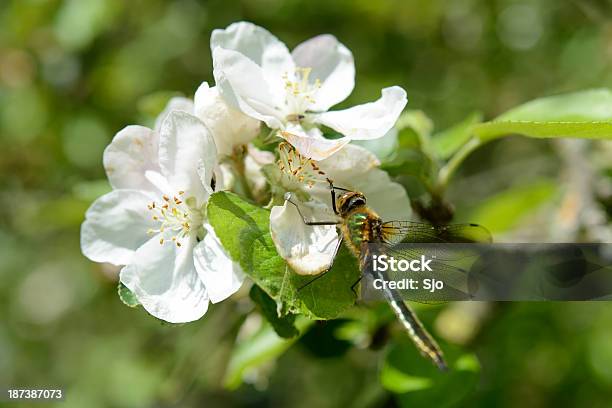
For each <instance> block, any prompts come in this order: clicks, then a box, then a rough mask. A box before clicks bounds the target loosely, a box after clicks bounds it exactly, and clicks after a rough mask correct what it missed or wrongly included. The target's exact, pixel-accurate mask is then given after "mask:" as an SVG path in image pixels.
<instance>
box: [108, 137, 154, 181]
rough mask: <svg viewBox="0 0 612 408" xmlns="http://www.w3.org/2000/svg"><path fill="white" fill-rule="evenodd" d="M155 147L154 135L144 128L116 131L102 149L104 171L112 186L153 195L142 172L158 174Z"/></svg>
mask: <svg viewBox="0 0 612 408" xmlns="http://www.w3.org/2000/svg"><path fill="white" fill-rule="evenodd" d="M158 145H159V137H158V135H157V133H156V132H155V131H153V130H151V129H149V128H146V127H144V126H127V127H125V128H123V129H122V130H121V131H119V133H117V134H116V135H115V137H114V138H113V141H112V142H111V143H110V144H109V145H108V146H107V147H106V149H105V150H104V159H103V162H104V169H105V170H106V175H107V176H108V181H109V182H110V184H111V186H112V187H113V188H115V189H118V188H128V189H140V190H147V191H152V192H156V191H157V188H156V187H155V186H154V185H153V184H152V183H151V182H150V181H149V180H148V179H147V178H146V176H145V173H146V172H147V171H159V163H158V153H157V150H158Z"/></svg>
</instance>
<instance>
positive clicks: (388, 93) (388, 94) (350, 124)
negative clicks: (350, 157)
mask: <svg viewBox="0 0 612 408" xmlns="http://www.w3.org/2000/svg"><path fill="white" fill-rule="evenodd" d="M407 101H408V100H407V99H406V91H404V90H403V89H402V88H400V87H399V86H393V87H390V88H385V89H383V90H382V96H381V97H380V98H379V99H378V100H377V101H375V102H370V103H365V104H363V105H357V106H354V107H352V108H349V109H344V110H339V111H334V112H325V113H321V114H318V115H314V117H313V121H314V122H315V123H320V124H322V125H325V126H329V127H330V128H332V129H334V130H337V131H338V132H340V133H342V134H343V135H345V136H348V137H350V138H352V139H356V140H363V139H376V138H378V137H382V136H384V135H385V133H387V132H388V131H389V129H391V128H392V127H393V125H394V124H395V122H396V121H397V118H398V117H399V115H400V114H401V113H402V110H403V109H404V107H405V106H406V102H407Z"/></svg>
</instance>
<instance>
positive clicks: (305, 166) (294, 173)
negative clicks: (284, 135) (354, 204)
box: [277, 142, 326, 188]
mask: <svg viewBox="0 0 612 408" xmlns="http://www.w3.org/2000/svg"><path fill="white" fill-rule="evenodd" d="M278 150H279V160H278V162H277V165H278V168H279V169H280V171H281V174H282V175H284V176H286V177H288V178H289V180H294V181H297V182H299V183H305V184H306V185H307V186H308V187H310V188H312V187H313V186H314V184H315V183H324V182H326V178H325V177H324V176H325V172H323V171H322V170H321V169H320V168H319V166H318V164H317V163H316V162H315V161H314V160H312V159H308V158H306V157H304V156H302V155H301V154H300V153H298V152H297V150H295V149H294V148H293V146H291V145H290V144H289V143H288V142H281V143H280V144H279V145H278Z"/></svg>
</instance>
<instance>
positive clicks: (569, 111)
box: [496, 89, 612, 122]
mask: <svg viewBox="0 0 612 408" xmlns="http://www.w3.org/2000/svg"><path fill="white" fill-rule="evenodd" d="M496 120H498V121H534V122H598V121H606V122H607V121H611V120H612V92H610V90H609V89H591V90H587V91H580V92H573V93H566V94H561V95H555V96H548V97H545V98H539V99H534V100H533V101H530V102H527V103H524V104H522V105H519V106H517V107H516V108H513V109H510V110H509V111H507V112H506V113H504V114H502V115H501V116H499V117H498V118H497V119H496Z"/></svg>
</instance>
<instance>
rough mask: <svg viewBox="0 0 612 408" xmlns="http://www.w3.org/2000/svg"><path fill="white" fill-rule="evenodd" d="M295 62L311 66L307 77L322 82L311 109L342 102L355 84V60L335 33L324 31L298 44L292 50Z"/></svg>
mask: <svg viewBox="0 0 612 408" xmlns="http://www.w3.org/2000/svg"><path fill="white" fill-rule="evenodd" d="M291 55H292V56H293V60H294V61H295V63H296V65H297V66H299V67H302V68H311V69H312V71H311V72H310V76H309V80H311V81H316V80H317V79H318V80H319V81H320V82H321V88H320V89H319V91H318V92H317V93H316V96H315V103H314V104H312V105H311V106H310V110H313V111H317V112H324V111H326V110H328V109H329V108H330V107H332V106H334V105H335V104H337V103H339V102H342V101H343V100H345V99H346V97H347V96H349V95H350V94H351V92H352V91H353V87H354V86H355V62H354V61H353V54H351V51H350V50H349V49H348V48H346V47H345V46H344V45H343V44H341V43H340V42H339V41H338V40H337V39H336V37H334V36H333V35H330V34H323V35H319V36H316V37H314V38H311V39H310V40H308V41H305V42H303V43H301V44H300V45H298V46H297V47H296V48H295V49H294V50H293V51H292V52H291Z"/></svg>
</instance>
